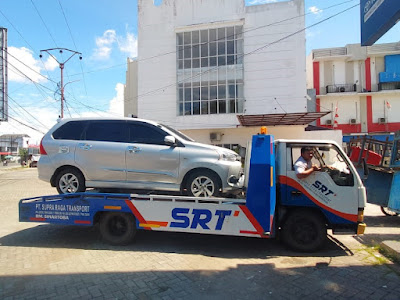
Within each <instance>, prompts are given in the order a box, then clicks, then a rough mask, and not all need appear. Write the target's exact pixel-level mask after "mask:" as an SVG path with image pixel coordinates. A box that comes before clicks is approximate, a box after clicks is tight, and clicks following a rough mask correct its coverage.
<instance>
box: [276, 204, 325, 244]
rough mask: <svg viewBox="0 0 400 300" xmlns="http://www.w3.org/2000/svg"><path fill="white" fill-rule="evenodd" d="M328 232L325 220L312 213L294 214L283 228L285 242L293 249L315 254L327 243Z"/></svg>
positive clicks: (300, 212)
mask: <svg viewBox="0 0 400 300" xmlns="http://www.w3.org/2000/svg"><path fill="white" fill-rule="evenodd" d="M326 236H327V231H326V225H325V222H324V220H323V219H322V218H321V217H320V216H318V215H317V214H315V213H313V212H310V211H294V212H292V213H291V214H290V215H289V216H288V218H287V219H286V222H285V223H284V224H283V228H282V239H283V242H284V243H285V244H286V245H287V246H288V247H289V248H291V249H293V250H296V251H301V252H313V251H316V250H318V249H320V248H321V247H322V246H323V245H324V243H325V241H326V239H327V238H326Z"/></svg>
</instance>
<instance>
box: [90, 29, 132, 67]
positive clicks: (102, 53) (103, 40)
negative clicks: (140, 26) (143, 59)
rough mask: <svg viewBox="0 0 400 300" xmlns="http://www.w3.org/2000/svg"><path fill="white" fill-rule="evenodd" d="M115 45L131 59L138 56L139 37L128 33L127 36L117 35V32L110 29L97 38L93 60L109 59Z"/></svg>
mask: <svg viewBox="0 0 400 300" xmlns="http://www.w3.org/2000/svg"><path fill="white" fill-rule="evenodd" d="M115 44H116V45H117V47H118V50H119V51H120V52H123V53H127V54H128V56H129V57H136V56H137V37H136V36H135V35H134V34H133V33H130V32H128V31H127V32H126V35H125V36H121V35H117V33H116V31H115V30H113V29H108V30H106V31H105V32H104V33H103V35H102V36H101V37H97V38H96V48H95V49H94V53H93V55H92V59H94V60H107V59H109V58H110V56H111V53H112V51H113V47H114V45H115Z"/></svg>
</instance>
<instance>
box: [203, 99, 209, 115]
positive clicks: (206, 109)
mask: <svg viewBox="0 0 400 300" xmlns="http://www.w3.org/2000/svg"><path fill="white" fill-rule="evenodd" d="M201 114H202V115H208V114H209V110H208V101H201Z"/></svg>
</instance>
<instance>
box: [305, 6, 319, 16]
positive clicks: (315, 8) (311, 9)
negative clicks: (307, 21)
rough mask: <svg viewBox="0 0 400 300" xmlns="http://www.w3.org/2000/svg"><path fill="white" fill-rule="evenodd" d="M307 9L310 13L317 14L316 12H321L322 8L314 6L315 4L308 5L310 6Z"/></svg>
mask: <svg viewBox="0 0 400 300" xmlns="http://www.w3.org/2000/svg"><path fill="white" fill-rule="evenodd" d="M308 11H309V12H310V13H312V14H314V15H318V14H320V13H322V9H319V8H318V7H316V6H310V7H309V8H308Z"/></svg>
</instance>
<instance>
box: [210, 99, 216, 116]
mask: <svg viewBox="0 0 400 300" xmlns="http://www.w3.org/2000/svg"><path fill="white" fill-rule="evenodd" d="M216 113H217V101H210V114H216Z"/></svg>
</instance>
